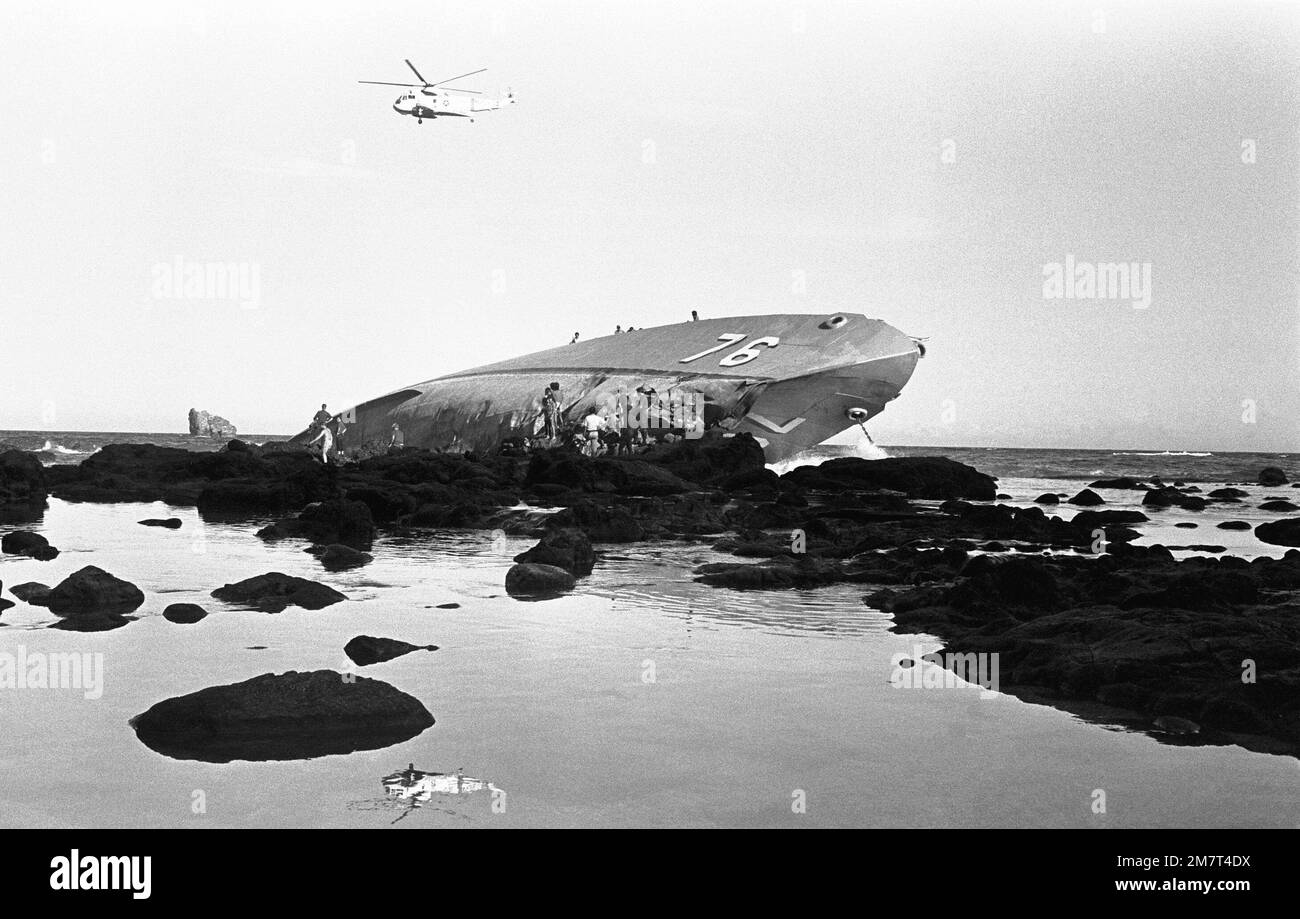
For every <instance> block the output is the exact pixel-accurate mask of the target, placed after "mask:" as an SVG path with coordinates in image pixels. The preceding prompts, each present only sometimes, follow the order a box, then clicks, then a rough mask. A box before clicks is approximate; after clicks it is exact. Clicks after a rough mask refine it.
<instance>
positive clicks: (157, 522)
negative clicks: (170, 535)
mask: <svg viewBox="0 0 1300 919" xmlns="http://www.w3.org/2000/svg"><path fill="white" fill-rule="evenodd" d="M139 523H140V526H142V527H166V528H167V529H169V530H179V529H180V528H181V519H180V518H179V517H167V518H166V519H159V518H157V517H151V518H149V519H148V520H141V521H139Z"/></svg>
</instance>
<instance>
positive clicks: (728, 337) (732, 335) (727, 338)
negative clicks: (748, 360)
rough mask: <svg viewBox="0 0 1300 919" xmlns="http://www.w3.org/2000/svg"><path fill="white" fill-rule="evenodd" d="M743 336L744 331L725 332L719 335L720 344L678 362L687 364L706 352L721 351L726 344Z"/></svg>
mask: <svg viewBox="0 0 1300 919" xmlns="http://www.w3.org/2000/svg"><path fill="white" fill-rule="evenodd" d="M744 337H745V333H744V332H727V333H726V334H723V335H719V336H718V341H720V342H722V344H720V345H714V346H713V347H712V348H710V349H709V350H707V351H701V352H700V353H699V354H692V355H691V356H690V357H684V358H682V359H681V361H680V362H679V363H682V364H689V363H690V362H691V361H694V360H698V359H699V358H702V357H704V355H706V354H712V353H713V352H714V351H721V350H722V349H723V348H725V347H727V345H734V344H735V343H736V342H738V341H740V340H741V339H742V338H744Z"/></svg>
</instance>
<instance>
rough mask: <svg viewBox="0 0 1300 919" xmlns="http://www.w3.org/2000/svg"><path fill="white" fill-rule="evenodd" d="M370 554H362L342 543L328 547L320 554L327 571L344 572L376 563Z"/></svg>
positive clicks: (321, 561)
mask: <svg viewBox="0 0 1300 919" xmlns="http://www.w3.org/2000/svg"><path fill="white" fill-rule="evenodd" d="M374 559H375V557H374V556H373V555H371V554H370V553H369V552H360V551H358V550H356V549H353V548H352V547H351V546H345V545H342V544H341V543H335V544H333V545H329V546H326V547H325V548H324V549H323V550H322V551H321V553H320V563H321V564H322V565H324V566H325V569H326V570H327V571H343V570H345V569H347V568H359V567H361V566H362V565H367V564H369V563H370V562H372V561H374Z"/></svg>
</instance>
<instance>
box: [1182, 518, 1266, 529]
mask: <svg viewBox="0 0 1300 919" xmlns="http://www.w3.org/2000/svg"><path fill="white" fill-rule="evenodd" d="M1178 525H1179V526H1182V524H1178ZM1218 528H1219V529H1220V530H1249V529H1250V524H1249V523H1247V522H1246V521H1244V520H1225V521H1224V522H1223V523H1221V524H1219V526H1218Z"/></svg>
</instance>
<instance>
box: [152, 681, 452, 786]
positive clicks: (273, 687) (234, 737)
mask: <svg viewBox="0 0 1300 919" xmlns="http://www.w3.org/2000/svg"><path fill="white" fill-rule="evenodd" d="M433 723H434V719H433V716H432V715H430V714H429V711H428V709H426V708H425V707H424V706H423V705H422V704H421V703H420V702H419V701H418V700H417V699H415V698H413V697H411V696H409V695H407V694H406V693H404V692H401V691H400V690H398V689H396V688H394V687H392V686H390V685H389V684H387V683H384V682H381V681H379V680H373V679H369V678H367V677H361V676H353V675H352V674H348V675H347V676H345V675H343V674H341V673H337V672H335V671H333V670H317V671H314V672H311V673H297V672H293V671H291V672H289V673H282V674H270V673H268V674H264V675H262V676H258V677H254V678H253V679H251V680H245V681H243V682H242V683H234V684H231V685H228V686H213V687H209V688H207V689H201V690H199V691H198V692H194V693H190V694H189V695H185V696H178V697H176V698H172V699H166V700H164V701H162V702H159V703H157V704H156V705H154V706H152V707H151V708H149V710H148V711H145V712H144V713H142V714H140V715H137V716H136V717H135V718H132V719H131V726H132V727H133V728H134V729H135V732H136V736H137V737H139V738H140V740H141V741H142V742H143V743H144V744H145V745H146V746H148V747H149V748H150V749H152V750H154V751H156V752H158V753H161V754H163V755H164V756H168V757H171V758H173V759H182V760H200V761H203V762H211V763H226V762H231V761H233V760H251V761H266V760H291V759H311V758H314V757H318V756H329V755H334V754H344V753H353V752H356V751H358V750H377V749H380V748H383V747H387V746H391V745H393V744H396V743H402V742H403V741H406V740H410V739H411V738H412V737H415V736H417V735H419V734H420V733H422V732H423V731H424V730H425V729H426V728H428V727H430V726H431V725H432V724H433Z"/></svg>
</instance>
